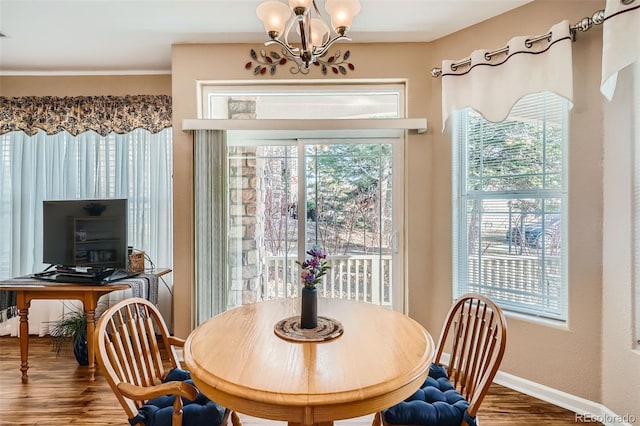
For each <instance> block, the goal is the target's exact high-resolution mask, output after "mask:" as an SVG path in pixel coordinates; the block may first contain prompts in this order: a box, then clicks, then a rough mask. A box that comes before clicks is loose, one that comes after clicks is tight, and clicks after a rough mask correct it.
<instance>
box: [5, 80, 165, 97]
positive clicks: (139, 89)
mask: <svg viewBox="0 0 640 426" xmlns="http://www.w3.org/2000/svg"><path fill="white" fill-rule="evenodd" d="M102 95H104V96H106V95H111V96H123V95H171V76H170V75H118V76H113V75H111V76H32V77H20V76H0V96H102Z"/></svg>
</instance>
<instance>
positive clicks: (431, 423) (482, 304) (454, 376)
mask: <svg viewBox="0 0 640 426" xmlns="http://www.w3.org/2000/svg"><path fill="white" fill-rule="evenodd" d="M506 343H507V322H506V319H505V317H504V314H503V313H502V310H501V309H500V307H498V306H497V305H496V304H495V303H493V302H492V301H491V300H489V299H488V298H486V297H484V296H481V295H479V294H475V293H469V294H466V295H464V296H462V297H460V298H459V299H458V300H457V301H455V302H454V303H453V305H452V306H451V308H450V309H449V313H448V314H447V317H446V321H445V324H444V326H443V327H442V331H441V333H440V338H439V339H438V345H437V348H436V354H435V357H434V360H433V363H432V364H431V367H430V370H429V376H428V377H427V379H426V381H425V382H424V384H423V385H422V387H421V388H420V389H418V391H416V392H415V393H414V394H413V395H412V396H411V397H409V398H407V399H406V400H405V401H403V402H400V403H399V404H397V405H394V406H393V407H390V408H388V409H386V410H383V411H380V412H378V413H376V415H375V416H374V420H373V426H380V425H381V424H383V425H385V426H387V425H394V426H396V425H421V426H476V425H477V420H476V415H477V413H478V409H479V408H480V404H481V403H482V400H483V399H484V397H485V395H486V394H487V392H488V390H489V386H490V385H491V383H492V382H493V378H494V377H495V375H496V372H497V371H498V368H499V366H500V362H501V361H502V356H503V354H504V350H505V347H506ZM445 349H446V350H447V351H448V353H449V356H448V360H447V362H445V357H446V355H445Z"/></svg>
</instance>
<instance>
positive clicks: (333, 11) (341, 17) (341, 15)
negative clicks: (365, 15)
mask: <svg viewBox="0 0 640 426" xmlns="http://www.w3.org/2000/svg"><path fill="white" fill-rule="evenodd" d="M324 7H325V9H327V13H328V14H329V16H330V17H331V26H332V27H333V30H334V31H335V32H336V34H338V35H345V34H346V33H347V32H348V31H349V29H350V28H351V24H353V18H354V17H355V16H356V15H357V14H358V13H360V1H359V0H327V2H326V3H325V6H324Z"/></svg>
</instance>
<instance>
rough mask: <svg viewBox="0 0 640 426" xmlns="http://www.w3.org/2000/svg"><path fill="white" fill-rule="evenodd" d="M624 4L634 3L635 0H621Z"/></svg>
mask: <svg viewBox="0 0 640 426" xmlns="http://www.w3.org/2000/svg"><path fill="white" fill-rule="evenodd" d="M621 1H622V4H624V5H627V4H631V3H633V2H634V1H635V0H621Z"/></svg>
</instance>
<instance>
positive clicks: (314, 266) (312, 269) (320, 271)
mask: <svg viewBox="0 0 640 426" xmlns="http://www.w3.org/2000/svg"><path fill="white" fill-rule="evenodd" d="M307 254H308V255H309V256H311V258H309V259H306V260H304V261H303V262H302V263H300V262H298V261H296V263H297V264H298V265H300V268H301V269H302V270H301V271H300V278H302V281H303V283H304V286H305V287H307V288H315V287H316V285H317V284H319V283H320V281H321V279H322V277H323V276H324V275H326V273H327V270H329V269H331V267H330V266H329V265H327V261H326V260H325V259H326V258H327V254H326V253H325V251H324V250H322V249H321V248H319V247H314V248H312V249H310V250H308V251H307Z"/></svg>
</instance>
